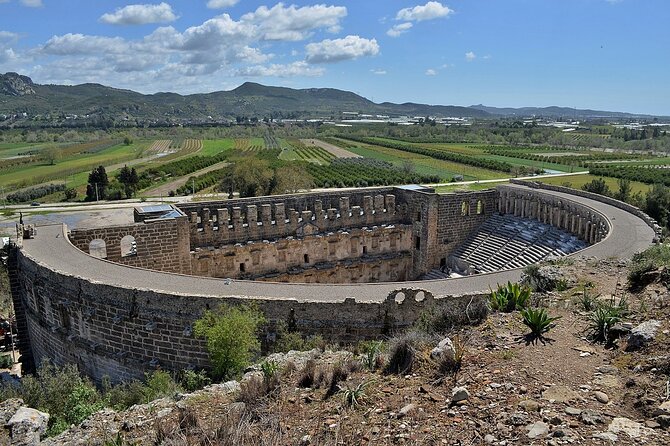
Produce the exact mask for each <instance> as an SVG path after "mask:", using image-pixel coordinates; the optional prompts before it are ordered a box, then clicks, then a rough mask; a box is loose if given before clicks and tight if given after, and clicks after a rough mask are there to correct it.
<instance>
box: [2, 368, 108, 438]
mask: <svg viewBox="0 0 670 446" xmlns="http://www.w3.org/2000/svg"><path fill="white" fill-rule="evenodd" d="M7 398H21V399H23V401H24V403H25V404H26V406H29V407H33V408H35V409H38V410H41V411H43V412H47V413H48V414H49V415H50V418H49V426H48V430H47V435H49V436H52V435H58V434H59V433H61V432H62V431H63V430H65V429H67V428H68V427H69V426H70V424H79V423H81V422H82V421H83V420H84V419H86V418H87V417H88V416H89V415H91V414H92V413H94V412H97V411H98V410H100V409H101V408H102V407H104V402H103V399H102V396H101V395H100V393H99V392H98V391H97V389H96V388H95V386H94V385H93V384H92V383H91V382H90V381H88V380H87V379H85V378H82V377H81V375H80V374H79V371H78V370H77V367H76V366H74V365H66V366H64V367H58V366H55V365H53V364H51V363H50V362H48V361H45V362H43V363H42V364H41V365H40V366H39V368H38V370H37V373H36V374H35V375H26V376H24V377H23V378H22V379H21V382H20V384H19V385H18V386H16V385H14V384H3V385H1V386H0V401H4V400H5V399H7Z"/></svg>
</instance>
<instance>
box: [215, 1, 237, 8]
mask: <svg viewBox="0 0 670 446" xmlns="http://www.w3.org/2000/svg"><path fill="white" fill-rule="evenodd" d="M238 1H239V0H209V1H208V2H207V7H208V8H209V9H221V8H230V7H231V6H235V4H237V2H238Z"/></svg>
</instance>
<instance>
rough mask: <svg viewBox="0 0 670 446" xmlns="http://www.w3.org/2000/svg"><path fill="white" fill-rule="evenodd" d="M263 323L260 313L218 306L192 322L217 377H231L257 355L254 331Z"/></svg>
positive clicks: (243, 306)
mask: <svg viewBox="0 0 670 446" xmlns="http://www.w3.org/2000/svg"><path fill="white" fill-rule="evenodd" d="M263 323H265V317H264V316H263V314H262V313H261V312H260V311H259V310H258V309H256V308H255V307H251V306H247V305H240V306H235V307H229V306H227V305H221V306H220V307H219V308H218V309H217V310H215V311H205V314H204V315H203V317H202V318H201V319H199V320H197V321H196V322H195V325H194V333H195V335H196V336H197V337H200V338H205V340H206V342H207V351H208V352H209V356H210V360H211V362H212V366H213V373H214V376H215V377H216V378H224V379H225V378H230V377H233V376H235V375H237V374H239V373H240V372H241V371H242V370H244V368H245V367H246V366H247V365H249V363H250V362H251V360H252V359H253V357H254V356H255V355H256V354H258V352H260V347H261V344H260V341H259V340H258V337H257V332H258V330H259V328H260V326H261V325H262V324H263Z"/></svg>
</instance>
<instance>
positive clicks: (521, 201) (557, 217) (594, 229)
mask: <svg viewBox="0 0 670 446" xmlns="http://www.w3.org/2000/svg"><path fill="white" fill-rule="evenodd" d="M498 212H499V213H501V214H512V215H514V216H516V217H521V218H532V219H536V220H538V221H541V222H542V223H545V224H549V225H551V226H554V227H556V228H559V229H563V230H566V231H568V232H570V233H571V234H574V235H576V236H577V237H579V238H580V239H582V240H584V241H585V242H587V243H589V244H593V243H597V242H599V241H600V240H602V239H603V238H605V236H606V235H607V233H608V231H609V227H608V224H607V221H606V220H605V218H604V217H603V216H601V215H600V214H598V213H596V212H595V211H593V210H591V209H589V208H587V207H586V206H581V205H579V204H578V203H565V202H563V201H562V200H558V199H555V198H553V197H548V196H544V195H538V194H535V193H522V194H519V193H518V192H516V191H500V195H499V198H498Z"/></svg>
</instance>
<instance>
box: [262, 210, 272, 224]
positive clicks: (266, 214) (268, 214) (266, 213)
mask: <svg viewBox="0 0 670 446" xmlns="http://www.w3.org/2000/svg"><path fill="white" fill-rule="evenodd" d="M261 222H262V223H263V226H267V227H268V228H269V227H270V226H272V205H269V204H262V205H261Z"/></svg>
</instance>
